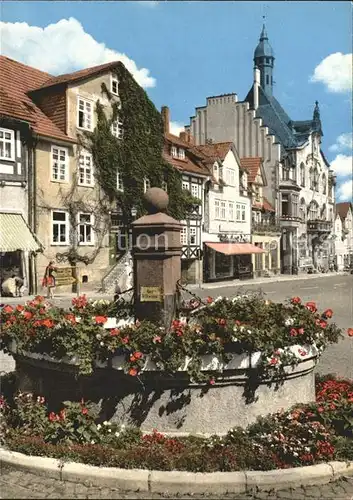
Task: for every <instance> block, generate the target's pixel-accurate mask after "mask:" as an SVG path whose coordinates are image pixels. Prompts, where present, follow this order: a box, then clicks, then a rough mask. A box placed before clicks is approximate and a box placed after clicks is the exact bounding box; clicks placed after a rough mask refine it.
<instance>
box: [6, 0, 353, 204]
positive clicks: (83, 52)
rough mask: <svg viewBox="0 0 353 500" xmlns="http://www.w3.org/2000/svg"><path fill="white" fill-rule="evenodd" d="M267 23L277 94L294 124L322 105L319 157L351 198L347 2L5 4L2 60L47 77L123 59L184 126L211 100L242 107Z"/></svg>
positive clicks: (349, 10) (349, 23)
mask: <svg viewBox="0 0 353 500" xmlns="http://www.w3.org/2000/svg"><path fill="white" fill-rule="evenodd" d="M263 15H266V26H267V31H268V35H269V40H270V43H271V45H272V47H273V49H274V52H275V57H276V60H275V73H274V79H275V81H276V85H275V89H274V94H275V96H276V97H277V99H278V100H279V101H280V103H281V104H282V106H283V107H284V108H285V110H286V111H287V113H288V114H289V115H290V117H291V118H292V119H293V120H304V119H309V118H311V116H312V112H313V107H314V102H315V100H316V99H317V100H318V101H319V105H320V110H321V117H322V122H323V131H324V137H323V150H324V152H325V153H326V154H327V157H328V159H329V160H330V161H332V162H333V166H334V168H335V169H336V171H337V174H338V175H339V183H340V186H343V184H345V187H344V192H343V191H342V189H343V188H342V187H341V191H339V194H340V195H341V199H348V198H351V194H352V181H351V179H352V170H351V160H352V146H351V141H352V139H351V137H352V104H351V95H352V94H351V93H352V90H351V82H348V83H347V81H348V80H349V77H348V76H347V75H348V73H349V71H351V69H350V68H351V67H349V64H351V60H350V59H349V56H348V54H350V53H351V52H352V49H351V39H352V38H351V37H352V6H351V3H350V2H267V3H264V2H222V1H214V2H205V1H204V2H186V1H183V2H170V1H168V2H166V1H164V2H113V1H107V2H91V1H81V2H53V1H52V2H49V1H48V2H13V1H12V2H6V1H5V2H2V4H1V19H2V21H3V23H2V35H1V36H2V52H3V53H4V54H5V55H8V56H9V57H13V58H14V59H18V60H21V61H23V62H25V63H27V64H30V65H33V66H36V67H39V68H40V69H43V70H45V71H48V72H51V73H53V74H58V73H65V72H68V71H73V70H75V69H80V68H82V67H87V66H93V65H95V64H100V63H101V62H106V61H107V60H112V59H114V58H116V53H119V54H124V55H125V56H126V58H125V59H124V60H123V62H124V61H125V62H126V61H128V64H130V67H129V68H128V69H130V70H131V71H132V72H133V73H134V74H135V76H136V78H137V80H138V81H139V82H140V83H141V84H143V85H144V86H145V88H146V90H147V92H148V94H149V96H150V98H151V99H152V100H153V102H154V103H155V105H156V106H157V107H158V108H160V107H161V106H162V105H168V106H169V107H170V109H171V118H172V120H173V121H174V122H176V123H177V124H186V123H188V121H189V117H190V116H191V115H192V114H193V112H194V108H195V106H200V105H203V104H204V103H205V100H206V97H207V96H210V95H217V94H221V93H228V92H236V93H237V94H238V97H239V100H242V99H244V97H245V95H246V93H247V91H248V89H249V88H250V86H251V83H252V68H253V51H254V49H255V46H256V44H257V41H258V37H259V34H260V31H261V27H262V16H263ZM13 23H27V25H28V26H26V25H24V24H21V25H16V24H13ZM49 25H52V26H50V27H49V28H48V26H49ZM35 27H37V29H35ZM40 28H41V29H40ZM43 29H44V31H43ZM102 44H103V45H102ZM127 58H128V59H127ZM143 68H145V69H143ZM315 68H316V73H315ZM314 73H315V74H316V82H312V81H310V80H311V77H312V75H314Z"/></svg>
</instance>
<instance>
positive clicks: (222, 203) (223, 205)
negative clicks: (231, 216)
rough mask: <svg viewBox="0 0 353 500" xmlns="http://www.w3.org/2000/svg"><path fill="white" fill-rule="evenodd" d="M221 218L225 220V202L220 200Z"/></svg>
mask: <svg viewBox="0 0 353 500" xmlns="http://www.w3.org/2000/svg"><path fill="white" fill-rule="evenodd" d="M221 219H222V220H226V202H225V201H221Z"/></svg>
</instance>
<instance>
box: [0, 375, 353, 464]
mask: <svg viewBox="0 0 353 500" xmlns="http://www.w3.org/2000/svg"><path fill="white" fill-rule="evenodd" d="M316 389H317V401H316V402H315V403H312V404H310V405H299V406H298V405H297V406H295V407H293V408H291V409H290V410H288V411H280V412H277V413H275V414H272V415H269V416H266V417H263V418H259V419H258V420H257V422H255V423H254V424H252V425H250V426H249V427H248V428H247V429H245V430H244V429H239V428H234V429H231V430H230V431H229V432H228V433H227V435H226V436H224V437H219V436H211V437H210V438H207V439H206V438H201V437H196V436H190V437H185V438H175V437H170V436H167V435H164V434H162V433H160V432H157V431H154V432H153V433H151V434H143V433H141V431H140V430H139V429H136V428H126V427H124V426H120V425H117V424H114V423H111V422H107V421H104V422H102V421H101V419H100V418H99V416H98V415H97V414H96V413H95V411H94V408H93V407H92V406H91V404H90V403H88V402H84V401H81V402H80V403H70V402H66V403H65V405H64V406H63V408H61V409H60V410H58V411H57V412H55V413H54V412H52V411H51V412H49V410H48V408H47V406H46V402H45V400H44V398H43V397H42V396H36V395H33V394H15V396H14V397H11V395H9V396H8V399H7V401H5V400H4V399H1V400H0V406H1V420H0V424H1V434H0V435H1V436H2V439H3V443H2V444H3V445H4V446H6V447H7V448H9V449H11V450H13V451H18V452H21V453H25V454H28V455H37V456H47V457H53V458H61V459H64V460H69V461H76V462H83V463H86V464H91V465H100V466H108V467H121V468H130V469H131V468H144V469H150V470H185V471H192V472H214V471H238V470H249V469H250V470H271V469H276V468H289V467H299V466H303V465H312V464H317V463H320V462H325V461H330V460H337V459H338V460H353V435H352V425H351V419H352V409H353V382H352V381H349V380H337V379H335V378H333V377H326V378H325V379H320V380H318V381H317V384H316Z"/></svg>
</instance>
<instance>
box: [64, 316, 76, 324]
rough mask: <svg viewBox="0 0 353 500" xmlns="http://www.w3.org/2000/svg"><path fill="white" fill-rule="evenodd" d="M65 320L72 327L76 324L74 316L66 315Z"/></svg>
mask: <svg viewBox="0 0 353 500" xmlns="http://www.w3.org/2000/svg"><path fill="white" fill-rule="evenodd" d="M65 318H66V319H67V320H68V321H70V323H72V324H73V325H75V324H76V316H75V315H74V314H67V315H66V316H65Z"/></svg>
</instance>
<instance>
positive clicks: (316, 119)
mask: <svg viewBox="0 0 353 500" xmlns="http://www.w3.org/2000/svg"><path fill="white" fill-rule="evenodd" d="M313 130H314V131H315V132H318V133H319V134H321V135H323V133H322V127H321V118H320V108H319V102H318V101H315V108H314V113H313Z"/></svg>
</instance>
